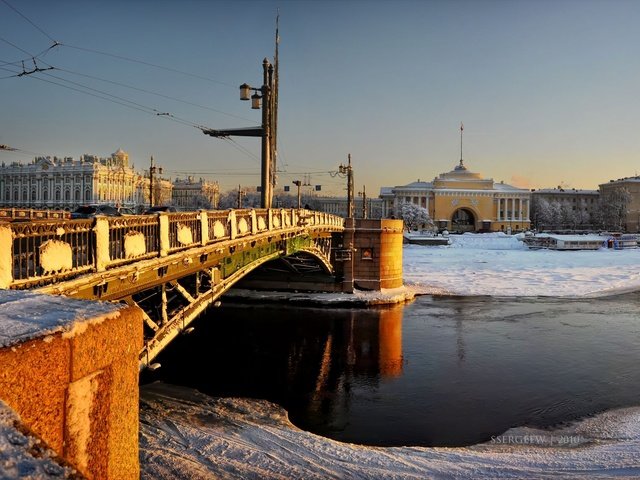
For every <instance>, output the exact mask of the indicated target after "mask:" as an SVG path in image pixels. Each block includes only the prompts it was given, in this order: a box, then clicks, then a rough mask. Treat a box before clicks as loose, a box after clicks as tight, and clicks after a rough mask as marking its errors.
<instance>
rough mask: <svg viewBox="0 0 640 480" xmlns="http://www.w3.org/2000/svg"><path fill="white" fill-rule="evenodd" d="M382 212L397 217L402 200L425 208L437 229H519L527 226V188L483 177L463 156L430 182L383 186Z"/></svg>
mask: <svg viewBox="0 0 640 480" xmlns="http://www.w3.org/2000/svg"><path fill="white" fill-rule="evenodd" d="M380 198H382V200H383V215H384V216H385V217H397V218H400V215H401V213H400V212H401V209H402V204H403V203H413V204H415V205H419V206H421V207H423V208H426V209H427V210H428V212H429V215H430V217H431V218H432V219H433V221H434V223H435V224H436V226H437V227H438V228H440V229H447V230H449V231H458V232H477V231H485V232H488V231H494V232H496V231H497V232H499V231H504V232H511V231H514V232H515V231H521V230H526V229H528V228H529V227H530V220H529V213H530V206H531V194H530V192H529V190H527V189H522V188H517V187H513V186H511V185H507V184H506V183H503V182H499V183H498V182H494V181H493V179H491V178H483V177H482V175H481V174H479V173H474V172H471V171H470V170H468V169H467V167H466V166H465V165H464V162H463V160H460V163H459V164H458V165H456V166H455V168H454V169H453V170H451V171H450V172H447V173H442V174H440V175H438V176H437V177H436V178H435V179H434V180H433V181H432V182H421V181H417V182H413V183H410V184H408V185H401V186H396V187H383V188H382V189H381V191H380Z"/></svg>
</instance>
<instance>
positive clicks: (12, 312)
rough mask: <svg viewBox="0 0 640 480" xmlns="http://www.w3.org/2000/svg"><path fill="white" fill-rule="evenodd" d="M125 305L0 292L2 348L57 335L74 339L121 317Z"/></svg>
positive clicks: (0, 337) (9, 291) (27, 293)
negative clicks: (104, 322) (97, 325)
mask: <svg viewBox="0 0 640 480" xmlns="http://www.w3.org/2000/svg"><path fill="white" fill-rule="evenodd" d="M121 308H125V306H123V305H118V304H114V303H105V302H94V301H89V300H77V299H72V298H66V297H59V296H54V295H43V294H39V293H34V292H26V291H16V290H2V291H0V348H3V347H8V346H11V345H14V344H17V343H21V342H24V341H26V340H30V339H33V338H36V337H43V336H47V335H51V334H53V333H57V332H63V335H64V336H67V337H72V336H74V335H76V334H79V333H82V332H83V331H84V330H86V329H87V327H88V326H89V324H93V323H100V322H102V321H104V320H106V319H109V318H113V317H116V316H118V315H120V311H119V310H120V309H121Z"/></svg>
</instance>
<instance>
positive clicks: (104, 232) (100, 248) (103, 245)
mask: <svg viewBox="0 0 640 480" xmlns="http://www.w3.org/2000/svg"><path fill="white" fill-rule="evenodd" d="M93 232H94V234H95V239H96V242H95V246H94V248H95V251H96V252H95V253H96V254H95V257H94V258H95V262H96V271H97V272H104V271H105V270H106V269H107V265H109V262H110V261H111V257H110V255H109V219H108V218H107V217H102V216H97V217H96V223H95V226H94V227H93ZM90 248H91V247H90Z"/></svg>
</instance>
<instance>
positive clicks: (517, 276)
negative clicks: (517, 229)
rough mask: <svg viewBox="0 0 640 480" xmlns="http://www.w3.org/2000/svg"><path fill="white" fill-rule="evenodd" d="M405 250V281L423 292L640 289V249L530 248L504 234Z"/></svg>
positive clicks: (566, 293) (557, 293) (565, 293)
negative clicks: (560, 249) (569, 249)
mask: <svg viewBox="0 0 640 480" xmlns="http://www.w3.org/2000/svg"><path fill="white" fill-rule="evenodd" d="M451 241H452V243H451V245H448V246H441V247H425V246H420V245H407V246H405V247H404V251H403V253H404V259H403V260H404V262H403V263H404V280H405V283H406V284H407V285H409V286H411V287H414V288H415V289H416V290H417V291H419V292H422V293H443V292H446V293H449V294H454V295H490V296H506V297H520V296H552V297H584V296H601V295H613V294H618V293H624V292H628V291H633V290H639V289H640V249H628V250H610V249H600V250H595V251H593V250H592V251H587V250H581V251H555V250H530V249H528V248H527V247H526V246H525V245H524V244H523V243H522V242H521V241H520V240H519V239H518V238H517V237H516V236H508V235H505V234H502V233H493V234H465V235H452V236H451Z"/></svg>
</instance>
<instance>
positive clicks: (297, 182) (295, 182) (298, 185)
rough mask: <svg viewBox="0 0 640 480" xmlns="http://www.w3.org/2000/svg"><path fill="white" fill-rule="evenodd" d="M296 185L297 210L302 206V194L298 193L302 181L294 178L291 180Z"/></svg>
mask: <svg viewBox="0 0 640 480" xmlns="http://www.w3.org/2000/svg"><path fill="white" fill-rule="evenodd" d="M292 183H293V184H294V185H295V186H296V187H298V210H300V208H301V207H302V196H301V195H300V187H301V186H302V182H301V181H300V180H294V181H293V182H292Z"/></svg>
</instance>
